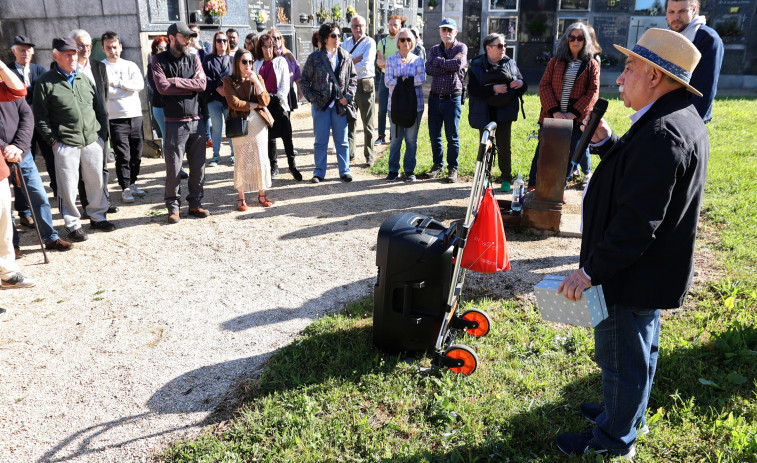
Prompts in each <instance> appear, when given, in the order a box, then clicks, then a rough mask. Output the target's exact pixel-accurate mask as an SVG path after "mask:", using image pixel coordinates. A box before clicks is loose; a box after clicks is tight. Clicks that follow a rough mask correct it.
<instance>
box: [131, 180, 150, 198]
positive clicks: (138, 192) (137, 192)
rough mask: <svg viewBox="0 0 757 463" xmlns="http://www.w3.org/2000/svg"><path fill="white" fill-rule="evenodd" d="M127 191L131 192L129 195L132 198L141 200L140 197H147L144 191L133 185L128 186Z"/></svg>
mask: <svg viewBox="0 0 757 463" xmlns="http://www.w3.org/2000/svg"><path fill="white" fill-rule="evenodd" d="M129 189H130V190H131V193H132V194H133V195H134V196H139V197H140V198H142V197H144V196H146V195H147V192H146V191H145V190H143V189H141V188H139V187H138V186H137V185H135V184H133V183H132V184H131V185H129Z"/></svg>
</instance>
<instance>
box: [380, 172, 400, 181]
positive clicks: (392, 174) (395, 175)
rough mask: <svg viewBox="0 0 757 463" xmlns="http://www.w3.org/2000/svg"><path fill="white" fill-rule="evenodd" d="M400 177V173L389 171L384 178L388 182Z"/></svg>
mask: <svg viewBox="0 0 757 463" xmlns="http://www.w3.org/2000/svg"><path fill="white" fill-rule="evenodd" d="M399 177H400V175H399V174H398V173H397V172H389V175H387V176H386V178H385V179H384V180H386V181H387V182H394V181H396V180H397V179H398V178H399Z"/></svg>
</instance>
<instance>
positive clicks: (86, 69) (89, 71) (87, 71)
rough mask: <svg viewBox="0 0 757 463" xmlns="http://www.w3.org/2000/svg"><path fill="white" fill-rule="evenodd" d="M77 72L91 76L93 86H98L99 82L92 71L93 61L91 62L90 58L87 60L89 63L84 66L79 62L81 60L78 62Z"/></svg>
mask: <svg viewBox="0 0 757 463" xmlns="http://www.w3.org/2000/svg"><path fill="white" fill-rule="evenodd" d="M76 72H77V74H78V73H80V72H81V73H82V74H84V75H85V76H87V77H89V80H90V81H91V82H92V86H93V87H95V88H97V82H95V75H94V74H93V73H92V63H90V62H89V59H88V60H87V65H86V66H82V65H81V64H79V62H78V61H77V62H76Z"/></svg>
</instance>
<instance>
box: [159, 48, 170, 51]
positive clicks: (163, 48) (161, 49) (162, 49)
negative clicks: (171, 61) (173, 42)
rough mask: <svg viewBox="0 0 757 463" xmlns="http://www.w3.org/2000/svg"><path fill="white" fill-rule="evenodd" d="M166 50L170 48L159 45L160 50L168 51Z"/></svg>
mask: <svg viewBox="0 0 757 463" xmlns="http://www.w3.org/2000/svg"><path fill="white" fill-rule="evenodd" d="M166 50H168V48H166V47H158V51H166Z"/></svg>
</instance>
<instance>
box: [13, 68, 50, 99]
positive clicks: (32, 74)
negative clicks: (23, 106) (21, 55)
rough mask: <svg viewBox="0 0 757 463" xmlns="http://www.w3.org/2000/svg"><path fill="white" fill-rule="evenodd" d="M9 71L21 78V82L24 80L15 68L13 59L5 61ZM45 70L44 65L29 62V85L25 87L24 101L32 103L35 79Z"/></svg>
mask: <svg viewBox="0 0 757 463" xmlns="http://www.w3.org/2000/svg"><path fill="white" fill-rule="evenodd" d="M6 64H7V65H8V67H9V68H10V70H11V71H13V72H14V73H15V74H16V75H17V76H18V78H19V79H21V82H23V81H24V76H22V75H21V73H20V72H18V69H16V62H15V61H8V62H7V63H6ZM45 72H47V71H45V67H44V66H40V65H39V64H35V63H29V86H28V87H26V102H27V103H29V104H32V97H33V96H34V84H36V83H37V79H39V78H40V76H42V74H44V73H45Z"/></svg>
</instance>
